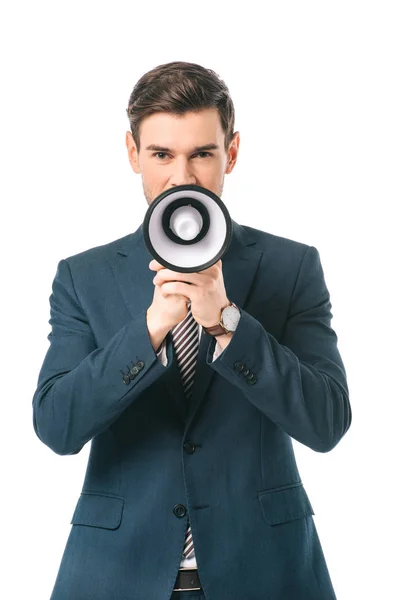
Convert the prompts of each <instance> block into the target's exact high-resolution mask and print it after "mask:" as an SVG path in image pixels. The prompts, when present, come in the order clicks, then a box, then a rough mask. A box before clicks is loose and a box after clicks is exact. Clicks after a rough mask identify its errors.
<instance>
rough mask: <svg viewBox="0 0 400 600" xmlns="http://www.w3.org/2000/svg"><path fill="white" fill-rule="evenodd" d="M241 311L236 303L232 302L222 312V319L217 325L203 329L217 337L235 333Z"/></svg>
mask: <svg viewBox="0 0 400 600" xmlns="http://www.w3.org/2000/svg"><path fill="white" fill-rule="evenodd" d="M239 319H240V310H239V308H238V307H237V306H236V304H235V303H234V302H230V304H229V306H225V308H223V309H222V311H221V318H220V321H219V323H218V324H217V325H213V326H212V327H203V329H204V331H205V332H206V333H209V334H210V335H213V336H214V337H217V336H219V335H225V334H226V333H233V332H234V331H235V330H236V328H237V326H238V323H239Z"/></svg>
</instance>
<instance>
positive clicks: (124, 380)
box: [122, 375, 131, 385]
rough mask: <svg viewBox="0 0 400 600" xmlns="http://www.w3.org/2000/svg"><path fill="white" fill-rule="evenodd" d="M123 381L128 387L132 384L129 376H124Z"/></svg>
mask: <svg viewBox="0 0 400 600" xmlns="http://www.w3.org/2000/svg"><path fill="white" fill-rule="evenodd" d="M122 381H123V382H124V383H125V384H126V385H128V383H130V382H131V378H130V377H129V375H124V376H123V378H122Z"/></svg>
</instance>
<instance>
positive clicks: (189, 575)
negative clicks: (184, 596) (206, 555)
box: [174, 567, 202, 592]
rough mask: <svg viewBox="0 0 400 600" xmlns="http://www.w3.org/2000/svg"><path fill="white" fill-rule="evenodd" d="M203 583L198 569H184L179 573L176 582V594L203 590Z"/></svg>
mask: <svg viewBox="0 0 400 600" xmlns="http://www.w3.org/2000/svg"><path fill="white" fill-rule="evenodd" d="M201 589H202V587H201V583H200V578H199V574H198V571H197V569H190V568H187V567H186V568H185V567H184V568H182V569H179V571H178V576H177V578H176V581H175V587H174V592H186V591H189V590H201Z"/></svg>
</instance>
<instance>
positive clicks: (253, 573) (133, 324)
mask: <svg viewBox="0 0 400 600" xmlns="http://www.w3.org/2000/svg"><path fill="white" fill-rule="evenodd" d="M233 227H234V234H233V238H232V243H231V245H230V247H229V250H228V252H227V253H226V255H225V256H224V257H223V259H222V269H223V275H224V281H225V288H226V292H227V296H228V298H229V300H231V301H232V302H234V303H235V304H236V305H237V306H238V307H239V308H240V311H241V318H240V321H239V325H238V328H237V329H236V331H235V333H234V335H233V337H232V339H231V341H230V343H229V345H228V346H227V347H226V349H225V350H224V351H223V352H222V354H221V355H220V356H219V357H218V358H217V359H216V360H215V361H214V362H213V361H212V358H213V352H214V348H215V344H216V340H215V338H213V337H212V336H210V335H209V334H204V335H202V339H201V343H200V347H199V354H198V360H197V367H196V369H197V370H196V374H195V383H194V389H193V396H192V398H191V401H190V404H189V405H188V404H187V402H186V400H185V397H184V395H183V388H182V383H181V379H180V374H179V369H178V365H177V362H176V358H175V355H174V348H173V345H172V339H171V334H170V333H168V335H167V357H168V365H167V366H166V367H164V366H163V365H162V363H161V362H160V361H159V360H158V359H157V356H156V353H155V351H154V349H153V347H152V345H151V343H150V338H149V333H148V329H147V325H146V311H147V308H148V307H149V306H150V304H151V303H152V299H153V293H154V285H153V283H152V280H153V277H154V271H151V270H150V269H149V262H150V261H151V259H152V256H151V255H150V254H149V252H148V251H147V249H146V246H145V244H144V240H143V231H142V225H141V226H140V227H139V228H138V229H137V230H136V231H135V232H134V233H133V234H130V235H127V236H125V237H124V238H122V239H120V240H117V241H114V242H112V243H109V244H106V245H103V246H100V247H96V248H92V249H90V250H87V251H85V252H81V253H79V254H77V255H74V256H71V257H69V258H67V259H65V260H61V261H60V262H59V264H58V269H57V273H56V276H55V278H54V282H53V288H52V294H51V296H50V308H51V311H50V312H51V318H50V321H49V322H50V324H51V333H50V334H49V336H48V337H49V341H50V347H49V349H48V351H47V354H46V356H45V359H44V362H43V366H42V368H41V371H40V374H39V379H38V385H37V389H36V391H35V393H34V397H33V422H34V428H35V431H36V433H37V435H38V437H39V438H40V439H41V440H42V442H44V443H45V444H47V446H49V447H50V448H51V449H52V450H53V451H54V452H56V453H58V454H61V455H66V454H76V453H77V452H79V451H80V450H81V449H82V447H83V446H84V445H85V444H86V443H87V442H89V441H90V440H91V448H90V456H89V461H88V465H87V470H86V475H85V478H84V481H83V485H82V490H81V494H80V496H79V498H78V499H77V504H76V507H75V510H74V512H73V516H72V519H71V525H72V526H71V530H70V534H69V537H68V540H67V544H66V547H65V551H64V553H63V556H62V560H61V564H60V568H59V572H58V575H57V578H56V581H55V585H54V589H53V594H52V597H51V600H71V599H72V598H73V600H114V599H115V600H169V599H170V596H171V593H172V590H173V587H174V582H175V579H176V575H177V572H178V569H179V564H180V561H181V557H182V549H183V544H184V539H185V532H186V527H187V521H188V517H189V518H190V523H191V527H192V533H193V540H194V545H195V552H196V559H197V564H198V570H199V576H200V580H201V582H202V586H203V589H204V592H205V595H206V598H207V600H261V599H265V600H267V599H269V600H333V599H334V598H335V593H334V590H333V587H332V584H331V580H330V576H329V572H328V569H327V566H326V563H325V559H324V555H323V551H322V548H321V545H320V541H319V538H318V534H317V531H316V528H315V524H314V519H313V516H312V515H314V511H313V508H312V506H311V503H310V501H309V498H308V496H307V493H306V491H305V488H304V486H303V484H302V481H301V478H300V475H299V472H298V469H297V466H296V461H295V456H294V452H293V446H292V439H291V438H294V439H296V440H298V441H299V442H301V443H302V444H305V445H306V446H308V447H310V448H312V449H313V450H315V451H317V452H328V451H330V450H331V449H332V448H333V447H334V446H335V445H336V444H337V443H338V442H339V440H340V439H341V438H342V436H343V435H344V434H345V432H346V431H347V429H348V428H349V426H350V423H351V409H350V404H349V397H348V387H347V382H346V373H345V368H344V366H343V363H342V360H341V357H340V354H339V351H338V348H337V336H336V334H335V332H334V331H333V329H332V328H331V325H330V324H331V318H332V314H331V310H330V309H331V303H330V296H329V292H328V290H327V287H326V284H325V280H324V274H323V270H322V267H321V263H320V257H319V253H318V251H317V250H316V248H315V247H313V246H308V245H306V244H302V243H299V242H295V241H292V240H289V239H286V238H282V237H278V236H274V235H271V234H269V233H265V232H263V231H259V230H257V229H254V228H251V227H248V226H241V225H239V224H237V223H236V222H233ZM129 371H130V376H129V377H125V379H124V376H125V375H126V374H127V373H128V372H129ZM71 514H72V510H71Z"/></svg>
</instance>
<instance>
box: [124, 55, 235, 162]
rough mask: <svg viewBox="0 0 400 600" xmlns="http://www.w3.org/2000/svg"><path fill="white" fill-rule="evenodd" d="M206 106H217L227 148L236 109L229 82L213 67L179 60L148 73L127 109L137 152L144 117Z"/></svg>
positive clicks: (230, 138)
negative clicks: (227, 84) (209, 67)
mask: <svg viewBox="0 0 400 600" xmlns="http://www.w3.org/2000/svg"><path fill="white" fill-rule="evenodd" d="M205 108H217V109H218V112H219V116H220V119H221V126H222V129H223V131H224V133H225V152H227V151H228V148H229V144H230V142H231V140H232V137H233V133H234V120H235V110H234V107H233V102H232V99H231V97H230V94H229V90H228V88H227V86H226V85H225V83H224V81H222V79H220V78H219V77H218V75H217V74H216V73H215V72H214V71H212V70H211V69H206V68H204V67H202V66H200V65H197V64H194V63H188V62H178V61H177V62H170V63H166V64H164V65H159V66H158V67H155V68H154V69H152V70H151V71H149V72H148V73H145V74H144V75H142V77H141V78H140V79H139V81H138V82H137V83H136V85H135V87H134V88H133V91H132V93H131V95H130V98H129V104H128V108H127V109H126V112H127V115H128V118H129V123H130V127H131V131H132V136H133V139H134V141H135V144H136V147H137V150H138V152H139V150H140V140H139V128H140V123H141V122H142V120H143V119H144V118H145V117H148V116H149V115H151V114H153V113H156V112H167V113H172V114H176V115H181V114H183V113H186V112H189V111H195V112H196V111H199V110H202V109H205Z"/></svg>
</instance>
